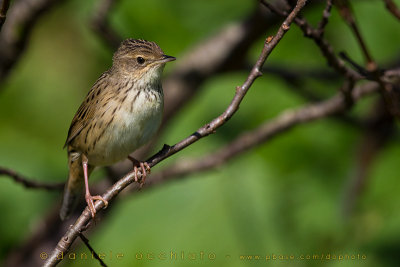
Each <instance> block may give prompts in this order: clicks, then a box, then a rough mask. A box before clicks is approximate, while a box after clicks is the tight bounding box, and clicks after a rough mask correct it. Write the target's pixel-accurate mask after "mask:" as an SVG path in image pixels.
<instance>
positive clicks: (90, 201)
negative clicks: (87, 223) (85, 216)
mask: <svg viewBox="0 0 400 267" xmlns="http://www.w3.org/2000/svg"><path fill="white" fill-rule="evenodd" d="M85 199H86V203H87V204H88V207H89V210H90V213H91V214H92V218H94V216H95V215H96V209H95V207H94V202H93V200H100V201H103V203H104V208H107V206H108V201H107V200H105V199H104V198H103V197H102V196H92V195H86V196H85Z"/></svg>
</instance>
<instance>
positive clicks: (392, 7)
mask: <svg viewBox="0 0 400 267" xmlns="http://www.w3.org/2000/svg"><path fill="white" fill-rule="evenodd" d="M383 1H385V4H386V8H387V10H389V12H390V13H392V14H393V16H395V17H396V18H398V19H400V9H399V8H398V7H397V6H396V3H395V2H394V1H393V0H383Z"/></svg>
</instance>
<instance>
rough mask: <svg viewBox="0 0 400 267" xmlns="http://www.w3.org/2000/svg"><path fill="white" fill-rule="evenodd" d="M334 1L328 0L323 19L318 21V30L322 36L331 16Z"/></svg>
mask: <svg viewBox="0 0 400 267" xmlns="http://www.w3.org/2000/svg"><path fill="white" fill-rule="evenodd" d="M332 1H333V0H327V1H326V6H325V9H324V11H323V12H322V19H321V20H320V22H319V23H318V27H317V31H318V32H319V33H320V36H321V37H322V35H323V34H324V32H325V26H326V25H327V24H328V20H329V17H330V16H331V9H332Z"/></svg>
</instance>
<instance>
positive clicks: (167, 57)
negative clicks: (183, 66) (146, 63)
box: [159, 55, 176, 63]
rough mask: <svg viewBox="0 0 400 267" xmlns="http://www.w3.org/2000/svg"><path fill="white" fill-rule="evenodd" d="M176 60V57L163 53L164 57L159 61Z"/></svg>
mask: <svg viewBox="0 0 400 267" xmlns="http://www.w3.org/2000/svg"><path fill="white" fill-rule="evenodd" d="M174 60H176V58H175V57H171V56H167V55H163V57H162V58H161V59H160V60H159V62H160V63H167V62H170V61H174Z"/></svg>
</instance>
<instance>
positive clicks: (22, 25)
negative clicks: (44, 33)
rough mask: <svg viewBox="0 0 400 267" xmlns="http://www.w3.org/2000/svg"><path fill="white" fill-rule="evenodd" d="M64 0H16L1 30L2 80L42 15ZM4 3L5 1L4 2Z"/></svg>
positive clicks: (0, 71)
mask: <svg viewBox="0 0 400 267" xmlns="http://www.w3.org/2000/svg"><path fill="white" fill-rule="evenodd" d="M62 1H63V0H15V1H13V5H12V6H11V8H10V10H9V11H8V16H7V21H6V22H5V23H4V25H3V28H2V30H1V32H0V81H1V80H3V79H4V78H5V76H6V75H7V74H8V72H9V71H10V70H11V68H12V67H13V66H14V64H15V63H16V62H17V61H18V59H19V57H20V56H21V54H22V52H23V51H24V49H25V46H26V43H27V41H28V38H29V36H30V33H31V31H32V29H33V27H34V26H35V24H36V22H37V21H38V19H39V18H40V16H41V15H42V14H43V13H44V12H45V11H46V10H49V9H50V8H51V7H54V6H55V4H57V3H61V2H62ZM3 3H4V2H3Z"/></svg>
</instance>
